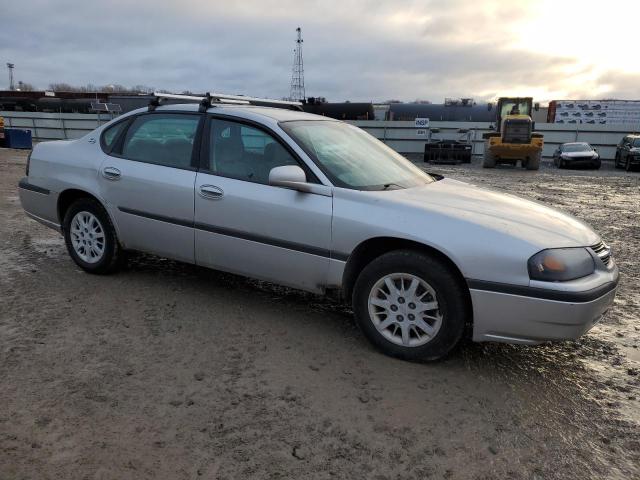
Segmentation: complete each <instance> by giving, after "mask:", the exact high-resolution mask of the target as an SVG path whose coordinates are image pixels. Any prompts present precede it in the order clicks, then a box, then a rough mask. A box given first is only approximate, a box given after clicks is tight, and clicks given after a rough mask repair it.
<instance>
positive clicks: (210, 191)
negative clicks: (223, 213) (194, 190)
mask: <svg viewBox="0 0 640 480" xmlns="http://www.w3.org/2000/svg"><path fill="white" fill-rule="evenodd" d="M200 196H201V197H204V198H209V199H211V200H219V199H221V198H222V197H223V196H224V192H223V191H222V189H221V188H220V187H216V186H215V185H200Z"/></svg>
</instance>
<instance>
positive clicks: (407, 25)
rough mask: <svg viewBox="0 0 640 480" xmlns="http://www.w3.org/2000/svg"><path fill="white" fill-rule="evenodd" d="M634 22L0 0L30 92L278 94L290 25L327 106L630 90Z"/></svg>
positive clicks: (336, 8)
mask: <svg viewBox="0 0 640 480" xmlns="http://www.w3.org/2000/svg"><path fill="white" fill-rule="evenodd" d="M638 18H640V2H637V1H631V0H627V1H625V0H619V1H618V0H607V1H602V0H599V1H596V0H593V1H592V0H531V1H516V0H508V1H507V0H502V1H500V0H422V1H418V0H413V1H412V0H393V1H392V0H387V1H381V0H379V1H367V0H309V1H305V0H257V1H254V0H235V1H229V0H226V1H218V0H180V1H177V0H163V1H160V0H135V1H121V0H101V1H95V0H75V1H74V0H56V1H51V0H42V1H38V0H22V1H11V0H0V62H1V65H3V66H4V64H5V63H6V62H13V63H15V65H16V68H15V78H16V81H17V80H22V81H24V82H28V83H31V84H33V85H35V86H36V87H38V88H45V87H47V86H48V85H49V84H50V83H53V82H66V83H71V84H74V85H85V84H88V83H92V84H98V85H104V84H112V83H113V84H123V85H126V86H133V85H139V84H142V85H148V86H153V87H156V88H163V89H168V90H173V91H182V90H192V91H207V90H211V91H222V92H226V93H242V94H246V95H255V96H268V97H272V98H281V97H284V96H287V95H288V92H289V83H290V75H291V73H290V72H291V63H292V60H293V47H294V39H295V29H296V27H298V26H300V27H301V28H302V31H303V37H304V46H303V53H304V61H305V83H306V90H307V95H308V96H325V97H327V98H328V99H329V100H331V101H342V100H346V99H350V100H352V101H358V100H361V101H370V100H374V101H382V100H387V99H391V98H397V99H401V100H405V101H410V100H415V99H418V98H419V99H427V100H431V101H434V102H438V103H439V102H442V100H443V99H444V98H445V97H473V98H475V99H477V100H483V99H492V98H495V97H496V96H501V95H512V94H513V95H515V94H522V95H528V96H534V97H535V98H536V100H539V101H546V100H550V99H562V98H574V99H575V98H628V99H638V98H640V61H638V59H637V58H636V56H637V54H636V49H635V46H636V45H637V44H638V40H637V34H636V28H635V24H636V23H637V20H638ZM627 27H628V28H627ZM1 72H2V76H0V88H3V87H6V86H7V85H8V74H7V72H6V69H3V70H2V71H1Z"/></svg>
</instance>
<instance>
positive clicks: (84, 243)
mask: <svg viewBox="0 0 640 480" xmlns="http://www.w3.org/2000/svg"><path fill="white" fill-rule="evenodd" d="M62 226H63V230H64V240H65V243H66V245H67V251H68V252H69V255H70V256H71V258H72V259H73V261H74V262H76V264H77V265H78V266H79V267H80V268H82V269H83V270H84V271H86V272H89V273H98V274H103V273H110V272H113V271H115V270H117V268H118V267H119V266H120V265H121V263H122V260H123V258H124V252H123V251H122V248H121V247H120V244H119V243H118V238H117V236H116V232H115V228H114V227H113V224H112V223H111V219H110V218H109V215H108V214H107V212H106V210H105V209H104V207H103V206H102V205H100V203H99V202H97V201H96V200H94V199H91V198H81V199H79V200H76V201H75V202H74V203H73V204H71V206H70V207H69V208H68V209H67V211H66V213H65V216H64V220H63V223H62Z"/></svg>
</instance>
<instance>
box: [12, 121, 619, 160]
mask: <svg viewBox="0 0 640 480" xmlns="http://www.w3.org/2000/svg"><path fill="white" fill-rule="evenodd" d="M0 115H2V116H3V117H4V119H5V125H6V127H7V128H11V127H15V128H24V129H28V130H31V134H32V136H33V139H34V140H35V141H45V140H65V139H74V138H79V137H81V136H83V135H85V134H87V133H89V132H90V131H91V130H93V129H94V128H96V127H97V126H99V125H101V124H103V123H105V122H107V121H109V120H110V118H111V117H110V116H109V115H108V114H104V113H103V114H83V113H40V112H0ZM350 123H352V124H354V125H356V126H358V127H360V128H362V129H364V130H365V131H367V132H369V133H370V134H371V135H373V136H374V137H377V138H379V139H380V140H382V141H383V142H385V143H386V144H387V145H389V146H390V147H391V148H393V149H394V150H396V151H398V152H400V153H406V154H409V153H410V154H420V153H423V152H424V146H425V143H426V142H427V141H428V139H429V137H428V135H429V131H428V130H427V131H426V132H425V131H424V129H422V130H423V131H422V132H419V131H418V130H417V129H416V128H415V124H414V122H395V121H378V120H358V121H353V122H350ZM430 127H431V128H433V129H436V128H437V129H438V130H439V132H438V133H433V132H432V133H431V139H432V141H433V140H437V139H440V138H441V139H447V140H452V139H458V138H460V137H467V136H468V138H469V140H470V141H471V143H472V146H473V150H472V152H473V155H482V153H483V151H484V141H483V140H482V134H483V133H484V132H488V131H489V128H490V124H489V123H485V122H431V124H430ZM461 129H463V130H468V132H469V133H458V130H461ZM536 131H538V132H541V133H543V134H544V143H545V146H544V151H543V155H544V156H545V157H550V156H551V155H552V154H553V151H554V150H555V149H556V148H557V146H558V145H560V144H561V143H565V142H576V141H578V142H589V143H590V144H591V145H592V146H594V147H595V148H597V149H598V151H599V152H600V156H601V157H602V158H603V159H613V157H614V155H615V147H616V145H617V144H618V142H619V141H620V140H621V139H622V137H623V136H624V135H626V134H628V133H630V132H629V131H628V130H624V127H623V126H616V125H588V124H575V125H574V124H558V123H538V124H536ZM419 133H423V135H420V134H419Z"/></svg>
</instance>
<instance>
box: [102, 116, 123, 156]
mask: <svg viewBox="0 0 640 480" xmlns="http://www.w3.org/2000/svg"><path fill="white" fill-rule="evenodd" d="M126 123H127V122H119V123H116V124H115V125H112V126H111V127H109V128H107V129H106V130H105V131H104V132H102V147H103V148H104V150H106V151H107V152H108V151H110V150H111V148H112V147H113V145H114V142H115V141H116V138H118V134H119V133H120V132H121V131H122V130H123V129H124V127H125V125H126Z"/></svg>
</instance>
